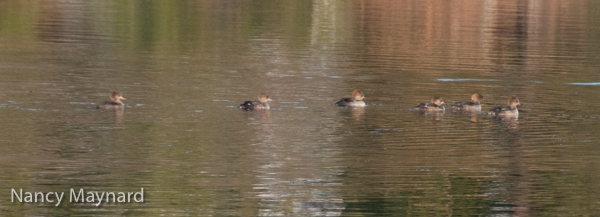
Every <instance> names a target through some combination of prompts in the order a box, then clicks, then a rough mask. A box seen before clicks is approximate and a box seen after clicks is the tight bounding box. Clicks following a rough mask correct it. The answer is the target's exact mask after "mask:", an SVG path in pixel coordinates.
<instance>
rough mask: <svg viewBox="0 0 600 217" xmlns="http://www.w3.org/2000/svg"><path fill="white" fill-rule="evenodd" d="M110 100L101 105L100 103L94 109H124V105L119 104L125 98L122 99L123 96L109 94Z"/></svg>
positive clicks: (115, 93) (114, 93) (113, 93)
mask: <svg viewBox="0 0 600 217" xmlns="http://www.w3.org/2000/svg"><path fill="white" fill-rule="evenodd" d="M110 100H111V101H106V102H103V103H100V105H97V106H96V109H107V110H110V109H123V108H124V107H125V104H123V102H121V100H125V98H123V95H121V94H120V93H117V92H112V93H111V94H110Z"/></svg>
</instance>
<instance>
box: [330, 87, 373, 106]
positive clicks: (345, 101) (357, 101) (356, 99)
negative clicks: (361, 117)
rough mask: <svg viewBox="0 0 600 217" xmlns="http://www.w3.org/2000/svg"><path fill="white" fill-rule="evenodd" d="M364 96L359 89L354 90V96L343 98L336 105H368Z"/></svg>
mask: <svg viewBox="0 0 600 217" xmlns="http://www.w3.org/2000/svg"><path fill="white" fill-rule="evenodd" d="M364 98H365V95H364V94H363V93H362V92H361V91H360V90H359V89H356V90H354V91H353V92H352V98H342V99H340V101H338V102H336V103H335V104H334V105H337V106H356V107H364V106H367V104H366V103H365V102H364V101H363V99H364Z"/></svg>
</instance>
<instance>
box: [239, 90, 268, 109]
mask: <svg viewBox="0 0 600 217" xmlns="http://www.w3.org/2000/svg"><path fill="white" fill-rule="evenodd" d="M270 101H273V100H272V99H270V98H269V96H267V95H265V94H264V93H261V94H259V95H258V101H246V102H244V103H242V104H241V105H240V108H241V109H244V110H246V111H250V110H255V109H267V110H268V109H270V108H271V107H269V104H268V103H267V102H270Z"/></svg>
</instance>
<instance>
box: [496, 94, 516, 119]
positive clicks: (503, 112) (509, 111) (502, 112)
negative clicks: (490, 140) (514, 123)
mask: <svg viewBox="0 0 600 217" xmlns="http://www.w3.org/2000/svg"><path fill="white" fill-rule="evenodd" d="M508 105H509V106H510V108H503V107H497V108H493V109H492V110H490V112H488V114H489V115H493V116H498V117H514V118H519V110H518V109H517V106H520V105H521V102H520V101H519V99H518V98H517V97H514V96H513V97H510V98H508Z"/></svg>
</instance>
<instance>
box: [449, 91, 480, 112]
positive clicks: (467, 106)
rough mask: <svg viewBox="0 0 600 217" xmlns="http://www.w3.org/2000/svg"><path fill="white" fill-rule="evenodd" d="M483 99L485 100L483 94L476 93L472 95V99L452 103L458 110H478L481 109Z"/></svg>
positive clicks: (453, 107)
mask: <svg viewBox="0 0 600 217" xmlns="http://www.w3.org/2000/svg"><path fill="white" fill-rule="evenodd" d="M481 100H483V95H481V94H478V93H476V94H473V95H471V101H462V102H456V103H454V105H452V109H454V110H457V111H470V112H478V111H481V104H480V103H481Z"/></svg>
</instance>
